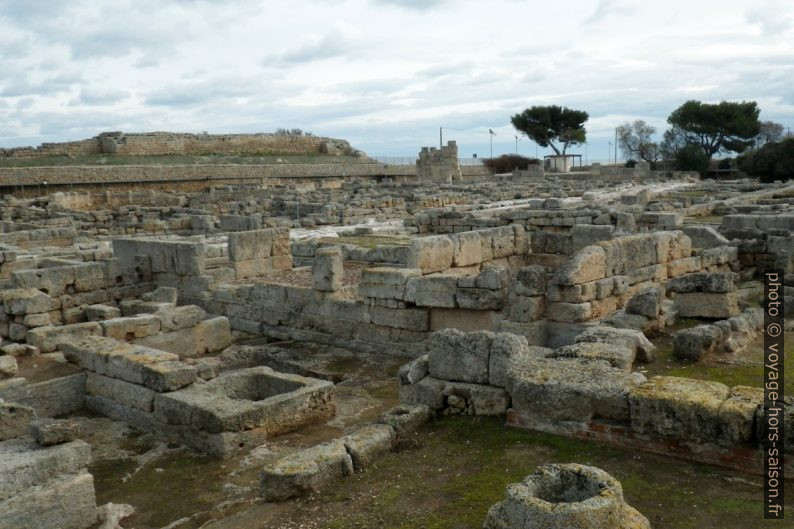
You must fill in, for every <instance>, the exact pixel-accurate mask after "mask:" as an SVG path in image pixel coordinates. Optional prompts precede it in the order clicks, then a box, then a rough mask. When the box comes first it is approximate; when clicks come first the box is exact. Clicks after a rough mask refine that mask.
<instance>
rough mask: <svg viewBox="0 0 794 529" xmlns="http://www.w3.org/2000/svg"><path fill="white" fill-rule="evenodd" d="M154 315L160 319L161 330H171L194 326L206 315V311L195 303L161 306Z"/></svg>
mask: <svg viewBox="0 0 794 529" xmlns="http://www.w3.org/2000/svg"><path fill="white" fill-rule="evenodd" d="M154 316H156V317H157V319H159V320H160V329H161V330H162V332H171V331H178V330H180V329H187V328H190V327H195V326H196V325H198V324H199V323H201V322H202V321H203V320H204V318H206V317H207V313H206V312H205V311H204V309H202V308H201V307H198V306H196V305H182V306H179V307H174V306H161V307H159V308H158V309H157V311H156V312H155V313H154Z"/></svg>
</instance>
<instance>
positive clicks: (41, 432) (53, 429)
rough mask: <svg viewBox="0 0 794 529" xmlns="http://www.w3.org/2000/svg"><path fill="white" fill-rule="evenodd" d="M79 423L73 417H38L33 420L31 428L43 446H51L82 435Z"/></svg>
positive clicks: (37, 440)
mask: <svg viewBox="0 0 794 529" xmlns="http://www.w3.org/2000/svg"><path fill="white" fill-rule="evenodd" d="M79 426H80V425H79V423H78V422H77V421H75V420H73V419H37V420H35V421H31V423H30V426H29V430H30V434H31V435H32V436H33V439H35V440H36V442H37V443H38V444H40V445H41V446H51V445H56V444H61V443H68V442H70V441H74V440H75V439H77V437H78V436H79V435H80V429H79Z"/></svg>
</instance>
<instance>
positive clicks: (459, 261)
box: [450, 231, 483, 266]
mask: <svg viewBox="0 0 794 529" xmlns="http://www.w3.org/2000/svg"><path fill="white" fill-rule="evenodd" d="M450 239H451V240H452V245H453V253H452V266H470V265H474V264H479V263H482V262H483V253H482V238H481V237H480V233H479V232H477V231H467V232H463V233H456V234H454V235H451V236H450Z"/></svg>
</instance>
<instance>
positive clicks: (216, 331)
mask: <svg viewBox="0 0 794 529" xmlns="http://www.w3.org/2000/svg"><path fill="white" fill-rule="evenodd" d="M193 335H194V336H195V341H196V353H197V354H208V353H216V352H218V351H222V350H224V349H226V348H227V347H229V346H230V345H231V344H232V335H231V326H230V325H229V319H228V318H226V317H224V316H217V317H215V318H210V319H207V320H204V321H202V322H199V324H198V325H196V326H195V327H194V328H193Z"/></svg>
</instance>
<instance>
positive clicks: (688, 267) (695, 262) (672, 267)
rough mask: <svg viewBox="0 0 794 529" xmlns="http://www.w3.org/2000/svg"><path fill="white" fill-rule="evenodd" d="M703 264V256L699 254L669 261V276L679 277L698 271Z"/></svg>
mask: <svg viewBox="0 0 794 529" xmlns="http://www.w3.org/2000/svg"><path fill="white" fill-rule="evenodd" d="M702 266H703V262H702V258H701V257H700V256H699V255H698V256H694V257H684V258H683V259H675V260H673V261H670V262H669V263H667V276H668V277H678V276H682V275H684V274H689V273H692V272H698V271H699V270H700V269H701V267H702Z"/></svg>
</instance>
